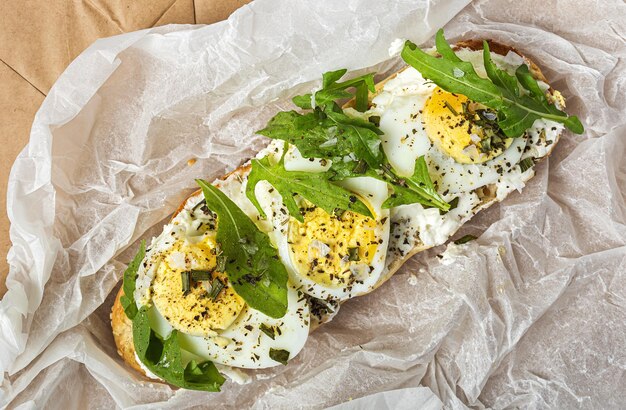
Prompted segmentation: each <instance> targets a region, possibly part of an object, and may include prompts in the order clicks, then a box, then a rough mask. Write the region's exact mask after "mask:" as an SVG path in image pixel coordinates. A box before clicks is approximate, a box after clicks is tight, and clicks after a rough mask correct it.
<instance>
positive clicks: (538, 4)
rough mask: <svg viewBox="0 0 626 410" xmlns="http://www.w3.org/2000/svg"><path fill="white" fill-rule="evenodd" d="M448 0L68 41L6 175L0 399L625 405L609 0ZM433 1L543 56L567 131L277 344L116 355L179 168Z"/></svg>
mask: <svg viewBox="0 0 626 410" xmlns="http://www.w3.org/2000/svg"><path fill="white" fill-rule="evenodd" d="M466 3H467V0H465V1H461V0H458V1H443V0H442V1H435V2H431V3H428V2H426V1H422V2H419V1H418V2H414V1H410V2H409V1H406V2H374V1H365V0H355V1H351V2H348V3H337V2H334V1H330V0H329V1H318V2H309V3H304V2H289V3H288V5H287V3H286V2H280V1H276V0H256V1H255V2H254V3H252V4H251V5H249V6H246V7H244V8H242V9H241V10H239V11H238V12H236V13H235V15H233V16H232V17H231V19H229V20H228V21H226V22H223V23H219V24H216V25H212V26H206V27H198V26H167V27H162V28H158V29H152V30H147V31H141V32H136V33H130V34H126V35H122V36H117V37H113V38H109V39H105V40H101V41H98V42H96V43H95V44H94V45H93V46H92V47H90V48H89V49H88V50H86V51H85V52H84V53H83V54H82V55H81V56H80V57H79V58H78V59H77V60H76V61H74V62H73V63H72V64H71V65H70V67H69V68H68V69H67V71H66V72H65V73H64V74H63V75H62V76H61V77H60V79H59V80H58V82H57V83H56V84H55V86H54V87H53V89H52V90H51V92H50V94H49V95H48V97H47V98H46V100H45V101H44V104H43V105H42V108H41V109H40V111H39V112H38V114H37V116H36V119H35V122H34V124H33V130H32V133H31V140H30V143H29V145H28V147H27V148H26V149H25V150H24V151H23V152H22V154H21V155H20V157H19V158H18V159H17V161H16V163H15V165H14V167H13V170H12V173H11V176H10V180H9V195H8V208H9V216H10V218H11V220H12V222H13V225H12V228H11V238H12V240H13V243H14V246H13V248H12V249H11V252H10V254H9V263H10V265H11V271H10V274H9V278H8V280H7V284H8V288H9V291H8V293H7V294H6V296H5V297H4V298H3V299H2V301H1V302H0V373H3V377H4V380H3V383H2V388H1V390H0V407H2V406H4V405H7V404H9V403H10V406H11V407H17V406H18V405H24V406H25V407H36V408H39V407H45V406H46V405H50V404H53V405H54V406H55V407H58V408H84V407H87V406H89V407H92V408H108V407H112V406H118V407H128V406H133V405H137V406H150V405H158V406H159V407H162V408H182V407H192V406H199V405H207V404H209V403H210V405H211V406H215V407H218V406H220V407H228V408H242V407H255V408H293V407H294V406H296V407H302V408H321V407H325V406H332V405H337V404H339V403H343V402H347V403H345V404H343V405H342V407H340V408H342V409H344V408H365V407H363V406H366V404H368V403H377V404H379V405H380V407H381V408H382V407H385V406H386V407H389V408H393V407H397V408H404V407H399V406H402V405H405V404H406V403H407V402H409V403H413V404H415V406H414V407H418V406H420V405H423V406H432V408H437V406H439V405H440V404H441V403H443V405H445V406H446V407H448V408H462V407H464V406H466V405H469V406H474V407H478V408H481V407H485V406H486V407H494V408H505V407H533V408H545V407H561V408H566V407H581V408H602V407H605V408H610V407H614V408H616V407H620V406H621V407H623V406H624V405H625V404H626V389H624V379H625V378H626V375H625V373H626V351H625V350H624V348H623V347H624V345H626V320H625V317H626V314H625V311H626V228H625V226H626V205H625V198H624V194H623V192H624V191H625V188H626V169H625V168H624V166H623V158H624V155H625V154H626V144H625V142H624V138H626V109H625V108H624V106H623V105H622V98H621V97H622V96H623V95H624V93H626V82H625V81H624V78H626V70H625V67H626V63H625V61H626V59H625V58H626V47H625V45H624V44H625V43H624V39H625V38H626V27H625V24H624V22H626V12H625V11H624V6H623V4H622V3H621V2H619V1H617V0H615V1H607V2H603V4H602V7H597V3H595V2H589V4H584V3H582V2H579V1H575V0H567V1H561V2H558V3H554V5H550V4H547V3H548V2H545V1H539V0H532V1H527V2H523V3H522V2H518V3H516V4H511V3H510V2H507V1H504V0H488V1H480V2H476V3H474V4H472V5H470V6H467V7H466V8H465V9H463V7H464V6H465V5H466ZM557 4H558V6H557ZM461 9H463V11H462V12H461V13H460V14H458V15H457V16H456V17H454V16H455V15H456V14H457V12H458V11H459V10H461ZM453 17H454V19H453V20H452V21H450V19H452V18H453ZM448 21H450V22H449V23H448V24H447V25H446V26H445V28H446V33H447V35H448V37H449V38H451V39H454V40H457V39H461V38H468V39H469V38H486V37H491V38H493V39H495V40H498V41H500V42H502V43H505V44H511V45H515V46H516V47H517V48H518V49H519V50H520V51H522V52H524V53H525V54H527V55H528V56H530V57H531V58H533V59H534V60H535V61H536V62H538V63H539V64H540V66H541V67H542V68H543V69H544V73H545V74H546V76H547V77H548V79H549V80H550V81H551V83H552V84H553V86H554V87H555V88H557V89H559V90H561V91H563V93H564V94H565V96H566V97H567V98H568V111H570V112H571V113H576V114H577V115H579V117H580V118H581V120H582V121H583V123H584V124H585V126H586V133H585V134H584V135H582V136H574V135H571V134H569V133H568V134H566V135H565V136H564V137H563V138H562V141H561V142H560V143H559V146H557V147H556V149H555V151H554V153H553V155H552V156H551V157H550V159H549V161H547V160H546V161H544V162H543V163H541V164H540V165H538V167H537V176H536V177H535V178H534V179H533V180H531V182H530V183H529V184H528V186H527V187H526V188H525V190H524V192H523V194H517V193H514V194H512V195H511V196H510V197H509V198H508V199H507V200H506V201H505V202H504V203H502V204H499V205H496V206H493V207H492V208H490V209H489V210H487V211H485V212H483V213H482V214H480V215H479V216H477V217H476V218H475V219H474V220H473V221H472V222H471V223H469V224H468V225H467V226H466V227H465V228H463V232H462V234H464V233H474V234H481V233H482V235H481V236H480V238H479V239H478V240H477V241H475V242H471V243H469V244H466V245H463V246H461V247H458V248H456V249H454V252H452V251H448V253H447V255H452V254H455V255H460V256H456V257H447V258H444V259H443V260H440V259H439V258H438V257H437V254H438V253H441V252H442V251H443V249H441V248H440V249H435V250H431V251H429V252H425V253H423V254H420V255H418V256H416V257H414V258H413V259H412V260H411V261H410V262H408V263H407V264H406V265H405V266H404V267H403V269H402V270H401V271H400V272H399V273H398V274H397V275H396V276H394V277H393V278H392V279H391V280H390V281H389V282H388V283H387V284H385V285H384V286H383V287H382V288H380V289H379V290H377V291H376V292H374V293H372V294H370V295H368V296H364V297H361V298H358V299H355V300H353V301H350V302H349V303H347V304H345V305H344V306H343V307H342V309H341V312H340V313H339V315H338V316H337V317H336V318H335V320H333V321H332V322H331V323H329V324H328V325H325V326H323V327H322V328H320V329H319V330H317V331H316V332H315V333H314V334H312V335H311V337H310V338H309V340H308V342H307V345H306V346H305V349H304V350H303V351H302V353H301V354H300V355H299V356H298V357H297V358H296V359H295V360H293V361H291V362H290V363H289V365H288V366H286V367H280V368H275V369H270V370H265V371H260V372H258V373H257V376H256V378H257V379H258V380H256V381H254V382H253V383H251V384H248V385H243V386H240V385H236V384H233V383H227V384H225V385H224V387H223V391H222V392H221V393H218V394H207V393H202V392H193V391H185V390H177V391H176V390H173V389H172V388H170V387H169V386H167V385H164V384H160V383H154V382H150V381H146V380H144V379H143V378H142V377H140V376H138V375H137V374H136V373H134V372H133V371H130V370H129V369H128V367H126V366H125V365H124V363H123V362H122V360H121V359H120V358H119V357H118V356H117V353H116V351H115V345H114V342H113V338H112V335H111V329H110V323H109V312H110V307H111V304H112V302H113V295H114V293H112V291H113V290H114V289H116V284H117V283H118V280H119V278H120V276H121V273H122V272H123V269H124V267H125V263H127V262H128V260H129V259H130V257H131V256H132V254H133V253H134V251H135V249H136V246H135V245H136V242H137V240H138V239H139V238H141V237H149V236H151V235H152V234H154V233H156V232H158V230H159V229H160V227H161V225H162V221H163V220H164V219H165V218H166V217H167V216H168V215H169V214H170V213H171V212H172V211H173V210H174V209H175V208H176V207H177V206H178V204H179V203H180V201H181V200H182V199H183V198H184V197H185V195H186V194H188V193H189V192H190V190H192V189H194V185H193V179H194V178H196V177H204V178H207V179H211V178H214V177H217V176H219V175H221V174H223V173H224V172H226V171H229V170H231V169H233V168H234V167H236V166H237V165H238V164H239V163H240V162H241V161H242V160H244V159H246V158H248V157H250V156H252V155H253V154H254V153H255V152H256V151H257V150H258V149H259V148H260V147H262V146H263V144H264V141H263V140H262V138H260V137H258V136H255V135H254V130H256V129H259V128H261V127H262V126H263V125H264V124H265V122H266V121H267V119H268V118H270V117H271V116H272V115H273V114H274V113H275V112H276V111H277V110H279V109H283V108H286V107H289V97H290V96H292V95H294V94H297V93H303V92H307V91H309V90H310V89H311V88H312V87H313V86H314V85H315V84H316V83H314V82H311V81H313V80H316V79H318V78H319V76H320V74H321V73H322V72H324V71H328V70H333V69H338V68H343V67H346V68H348V69H350V70H360V69H363V68H365V67H369V66H375V67H374V68H376V69H377V70H379V71H381V72H387V73H388V72H390V70H392V69H393V68H397V67H398V60H397V59H392V60H390V61H385V60H387V59H388V55H387V50H388V47H389V45H390V43H391V42H392V41H393V40H394V39H395V38H409V39H411V40H413V41H415V42H417V43H421V42H424V41H426V40H427V39H429V38H430V37H431V36H432V34H433V33H434V31H435V30H436V29H437V28H439V27H440V26H442V25H444V24H446V23H447V22H448ZM191 158H197V159H198V161H197V162H196V163H195V165H193V166H189V165H187V161H188V160H189V159H191ZM5 372H6V373H5ZM370 394H374V396H373V397H371V398H367V399H363V400H364V401H359V400H353V401H349V400H351V399H358V398H360V397H363V396H367V395H370ZM359 403H361V404H359ZM363 403H365V404H363ZM359 406H362V407H359Z"/></svg>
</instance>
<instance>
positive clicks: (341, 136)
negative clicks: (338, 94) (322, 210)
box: [258, 107, 383, 168]
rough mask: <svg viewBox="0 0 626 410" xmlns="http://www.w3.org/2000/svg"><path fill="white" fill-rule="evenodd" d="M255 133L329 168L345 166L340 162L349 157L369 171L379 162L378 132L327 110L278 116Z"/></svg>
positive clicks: (371, 126) (366, 122)
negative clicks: (330, 163)
mask: <svg viewBox="0 0 626 410" xmlns="http://www.w3.org/2000/svg"><path fill="white" fill-rule="evenodd" d="M339 111H341V109H340V108H339ZM258 133H259V134H261V135H264V136H266V137H269V138H273V139H280V140H283V141H286V142H289V143H290V144H293V145H295V146H296V147H297V148H298V151H300V153H301V154H302V155H303V156H305V157H307V158H324V159H329V160H332V161H333V165H336V164H339V163H340V162H345V161H344V158H345V157H348V156H350V155H354V156H355V157H356V158H357V160H358V159H362V160H364V161H365V162H366V163H367V165H369V166H370V167H372V168H378V167H379V166H380V165H381V164H382V160H383V151H382V149H381V147H380V137H379V135H381V134H382V131H380V130H379V129H378V128H377V127H376V126H375V125H374V124H372V123H371V122H369V121H364V120H361V119H359V118H352V117H348V116H347V115H346V114H344V113H343V112H342V111H341V112H336V111H333V110H332V109H330V108H328V107H326V108H321V107H316V108H315V109H314V111H313V112H310V113H308V114H299V113H297V112H295V111H283V112H279V113H278V114H276V116H274V118H272V119H271V120H270V121H269V122H268V124H267V126H266V127H265V128H263V129H262V130H260V131H258Z"/></svg>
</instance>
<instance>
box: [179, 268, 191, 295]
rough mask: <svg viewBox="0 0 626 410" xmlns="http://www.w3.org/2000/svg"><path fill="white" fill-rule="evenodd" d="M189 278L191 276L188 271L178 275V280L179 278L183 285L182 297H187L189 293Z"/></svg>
mask: <svg viewBox="0 0 626 410" xmlns="http://www.w3.org/2000/svg"><path fill="white" fill-rule="evenodd" d="M190 276H191V272H189V271H186V272H181V273H180V278H181V280H182V283H183V295H184V296H187V295H188V294H189V292H190V291H191V280H190Z"/></svg>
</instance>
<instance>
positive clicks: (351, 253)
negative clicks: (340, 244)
mask: <svg viewBox="0 0 626 410" xmlns="http://www.w3.org/2000/svg"><path fill="white" fill-rule="evenodd" d="M348 260H349V261H353V262H354V261H358V260H359V248H358V247H354V248H348Z"/></svg>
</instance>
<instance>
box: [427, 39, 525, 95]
mask: <svg viewBox="0 0 626 410" xmlns="http://www.w3.org/2000/svg"><path fill="white" fill-rule="evenodd" d="M437 37H438V38H439V36H437ZM483 63H484V65H485V71H486V72H487V76H488V77H489V79H491V81H493V83H494V84H495V85H497V86H498V87H500V88H502V89H504V90H505V91H504V92H509V93H510V94H511V95H513V96H514V97H519V85H518V84H517V80H516V79H515V77H514V76H512V75H511V74H509V73H507V72H506V71H504V70H501V69H499V68H498V67H497V66H496V64H495V63H494V62H493V60H492V59H491V53H490V52H489V43H488V42H486V41H484V42H483ZM520 67H521V66H520ZM524 67H526V66H525V65H524Z"/></svg>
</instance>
